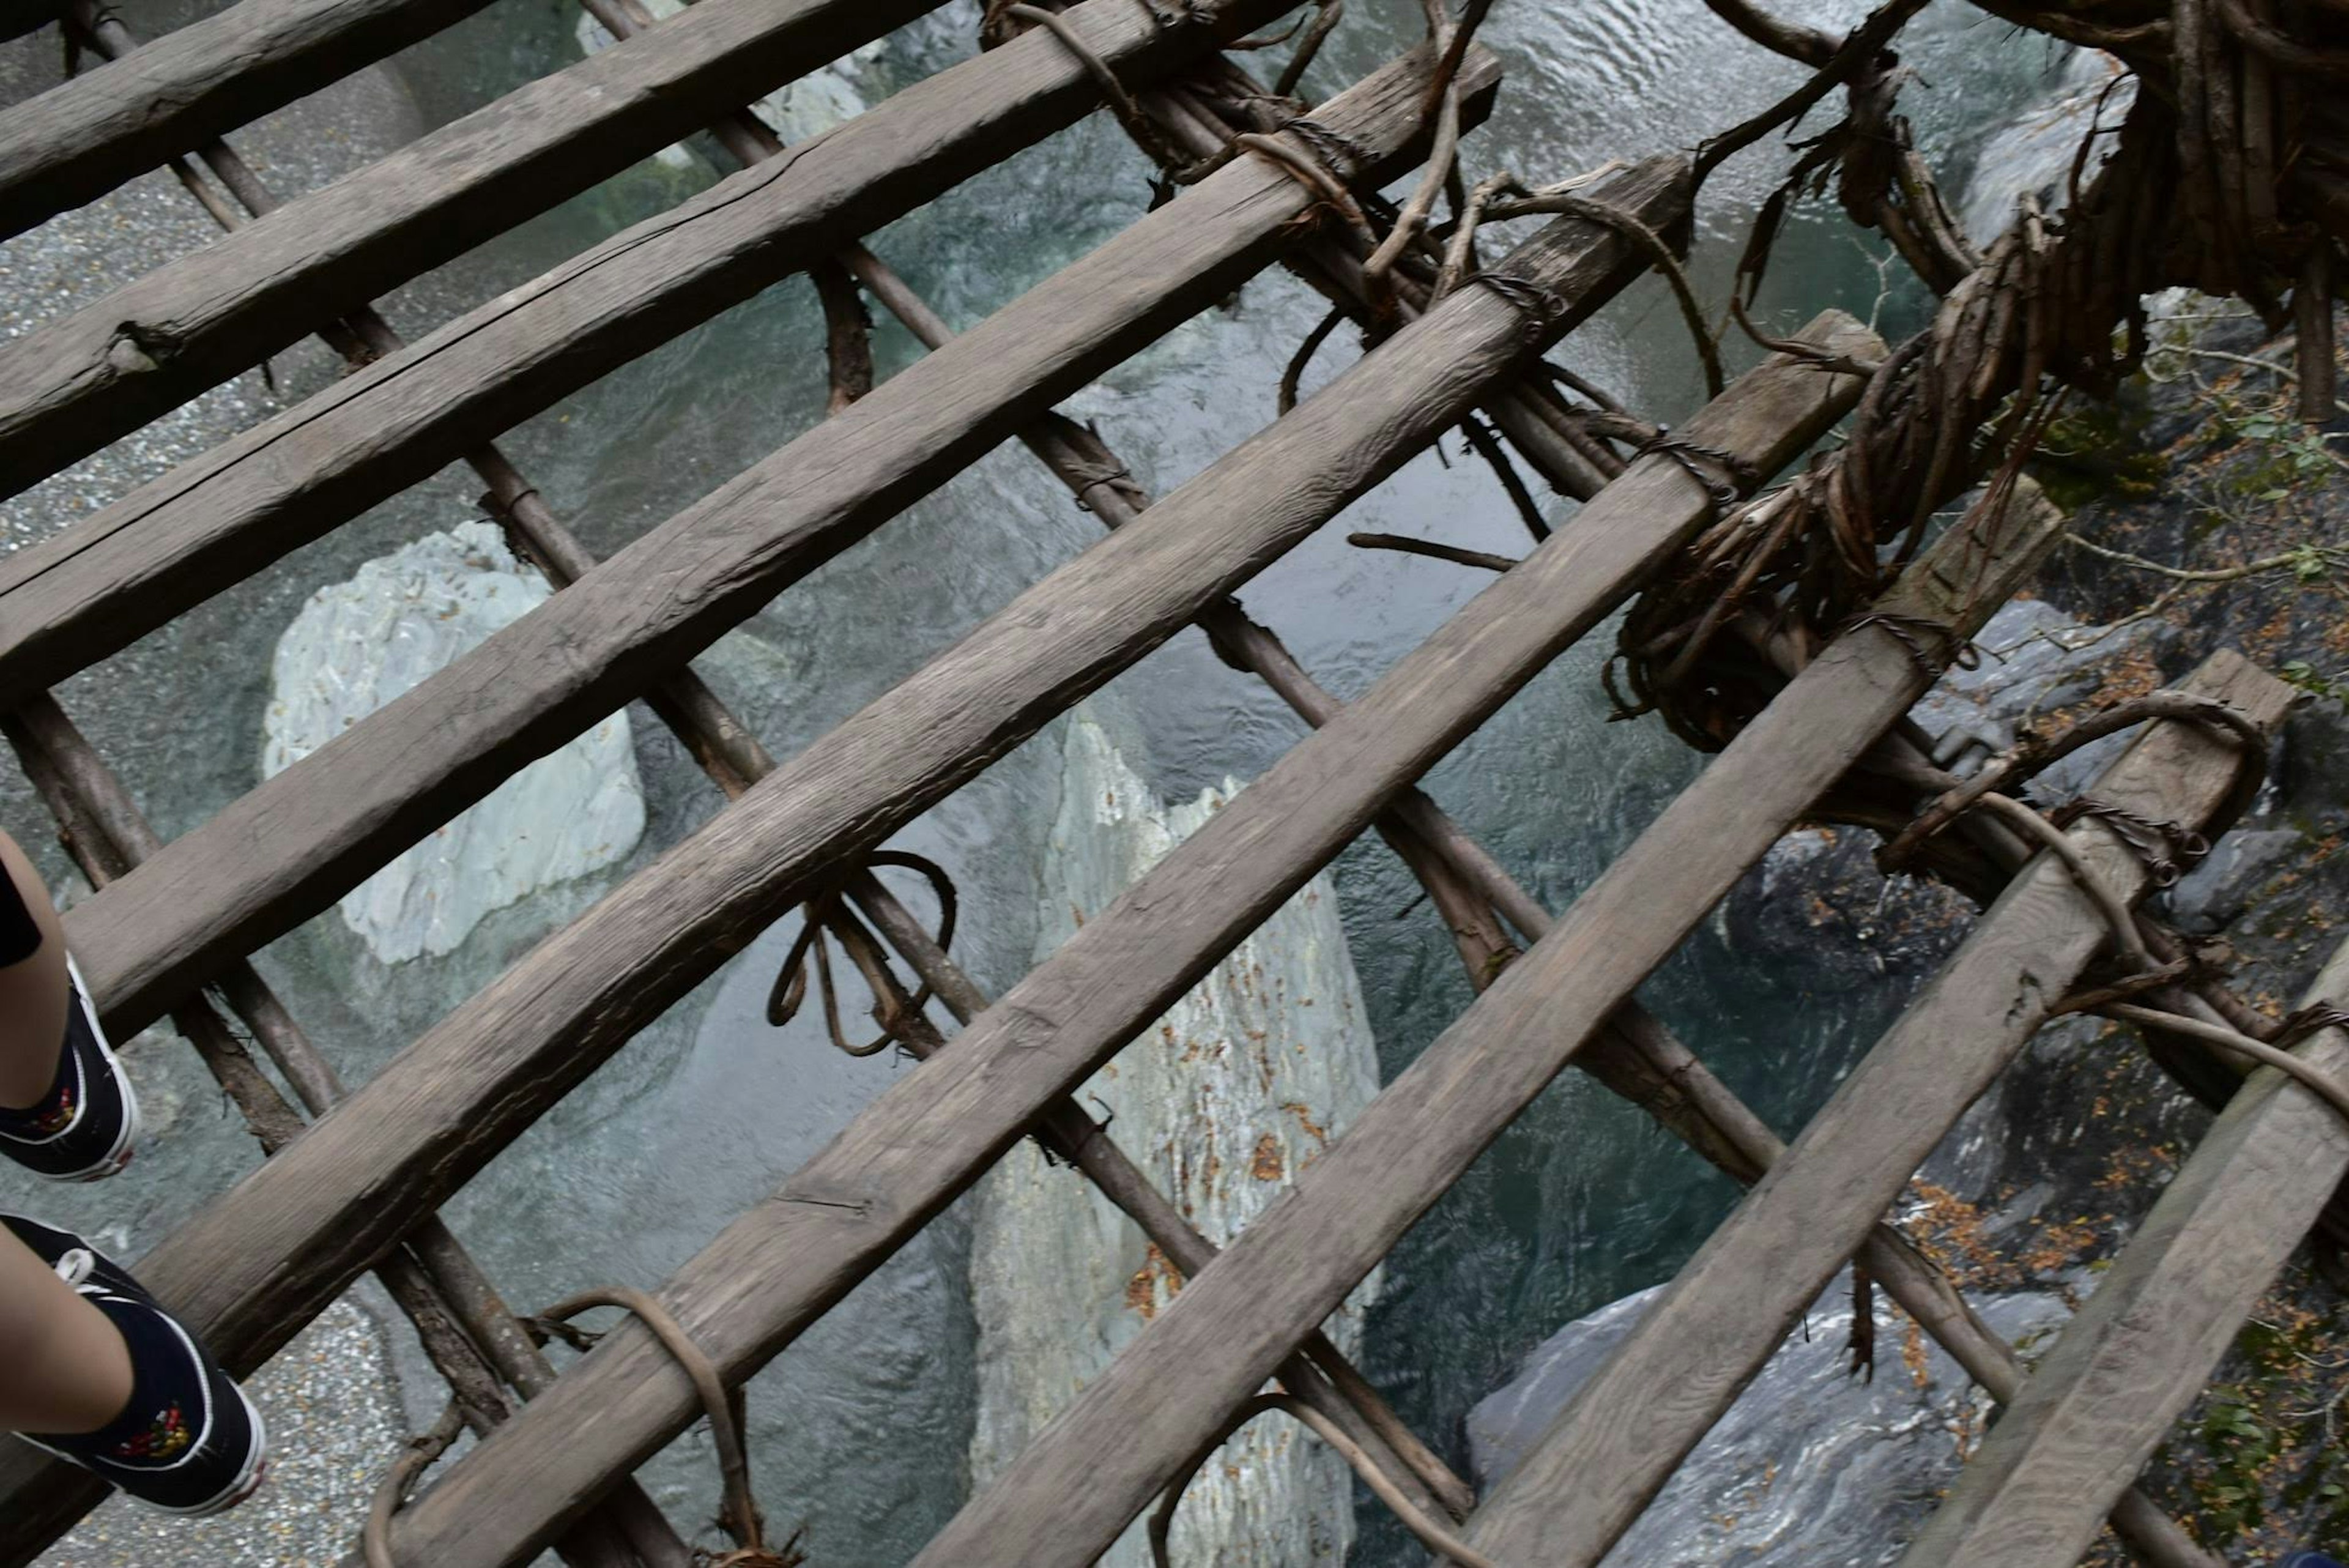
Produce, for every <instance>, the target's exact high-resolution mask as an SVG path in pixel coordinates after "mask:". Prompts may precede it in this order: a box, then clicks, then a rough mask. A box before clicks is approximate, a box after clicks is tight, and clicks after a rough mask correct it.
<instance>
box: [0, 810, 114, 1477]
mask: <svg viewBox="0 0 2349 1568" xmlns="http://www.w3.org/2000/svg"><path fill="white" fill-rule="evenodd" d="M10 847H11V848H14V847H15V846H13V845H12V846H10ZM36 886H37V884H36ZM0 1368H5V1372H0V1428H5V1429H6V1430H8V1431H12V1432H57V1433H73V1432H91V1431H96V1430H97V1429H98V1428H100V1427H103V1426H105V1425H106V1424H107V1423H108V1422H109V1421H111V1420H113V1419H114V1418H115V1417H117V1416H119V1415H120V1414H121V1413H122V1409H123V1407H124V1406H126V1405H128V1404H129V1403H130V1352H129V1350H128V1349H127V1348H126V1347H125V1346H124V1345H123V1343H122V1335H121V1334H119V1333H118V1332H116V1330H115V1327H114V1325H113V1324H111V1323H109V1322H108V1321H107V1318H106V1314H104V1313H102V1312H100V1311H98V1308H96V1307H95V1306H92V1305H91V1304H90V1303H88V1302H87V1301H85V1300H83V1299H82V1297H80V1296H79V1295H78V1294H76V1293H75V1292H74V1289H73V1287H72V1286H71V1285H68V1284H67V1283H66V1282H65V1281H63V1280H61V1279H59V1278H57V1274H56V1272H54V1271H53V1270H51V1269H50V1268H49V1267H48V1265H47V1264H46V1263H44V1262H41V1260H40V1259H39V1258H38V1257H36V1255H35V1254H34V1253H33V1251H31V1250H30V1249H29V1248H27V1247H26V1245H25V1243H23V1242H22V1241H18V1240H16V1237H14V1236H12V1235H10V1234H9V1233H8V1232H7V1231H6V1230H5V1229H0Z"/></svg>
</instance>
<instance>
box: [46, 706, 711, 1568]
mask: <svg viewBox="0 0 2349 1568" xmlns="http://www.w3.org/2000/svg"><path fill="white" fill-rule="evenodd" d="M0 731H5V733H6V736H7V739H8V742H9V744H10V745H11V746H12V747H14V748H15V750H16V755H17V758H18V760H19V762H20V763H22V764H23V766H24V769H25V773H26V777H28V778H29V779H31V780H32V782H33V784H34V787H35V788H36V790H37V791H38V792H39V794H40V795H41V797H42V800H43V801H44V802H45V803H46V804H47V805H48V807H49V810H50V812H51V814H52V815H54V816H55V817H56V818H57V827H58V831H59V834H60V836H62V837H63V838H64V840H65V842H66V846H67V850H68V851H69V852H70V853H71V854H72V855H73V857H74V859H75V861H76V862H77V863H78V865H79V866H80V867H81V868H82V870H83V872H84V874H85V875H87V876H88V878H89V881H90V885H91V886H92V887H93V888H102V887H105V886H106V885H107V884H108V883H109V882H111V881H113V880H115V879H116V878H117V877H120V876H122V875H123V874H124V873H125V872H127V871H129V869H130V867H133V866H136V865H137V864H139V862H140V861H141V860H143V859H144V858H146V857H148V856H150V855H151V854H153V853H154V852H155V851H156V850H157V849H158V848H160V846H161V840H160V839H159V838H157V836H155V832H154V829H153V828H151V827H150V826H148V823H147V819H146V817H145V816H144V815H141V814H140V811H139V808H138V806H137V805H136V803H134V802H133V801H132V800H131V798H130V795H129V792H128V791H127V790H125V789H124V788H123V787H122V784H121V782H120V781H119V779H117V778H116V777H115V775H114V774H113V773H112V771H111V770H109V768H108V767H107V766H106V764H105V763H104V762H103V761H102V760H100V759H99V757H98V753H97V752H96V751H95V750H94V749H93V748H92V747H91V746H90V744H89V742H88V741H87V740H86V739H84V738H83V736H82V733H81V732H80V731H79V730H78V729H77V728H76V727H75V725H74V723H73V721H72V720H71V719H69V718H67V716H66V713H65V711H64V710H63V709H62V708H60V707H58V706H57V702H56V701H55V699H53V698H51V697H49V696H47V694H44V695H42V696H40V697H38V698H36V699H35V700H34V701H31V702H28V703H26V705H25V706H24V707H23V708H21V709H19V710H18V711H16V712H15V713H13V714H9V715H7V716H5V718H0ZM220 990H221V992H222V995H223V996H224V997H225V998H226V999H227V1000H228V1002H229V1004H230V1006H231V1007H232V1008H233V1010H234V1011H235V1012H237V1014H238V1015H239V1016H240V1017H241V1018H243V1021H244V1023H245V1024H246V1026H247V1027H248V1028H249V1029H251V1030H252V1032H253V1036H254V1039H255V1040H256V1041H257V1042H259V1043H260V1044H261V1045H262V1047H263V1049H264V1051H266V1052H267V1053H268V1054H269V1056H270V1059H271V1061H272V1062H273V1063H274V1064H275V1065H276V1066H277V1068H278V1070H279V1071H280V1072H281V1073H282V1074H284V1075H285V1080H286V1082H287V1083H288V1084H290V1085H293V1087H294V1091H295V1094H296V1095H297V1096H300V1098H301V1099H302V1101H303V1104H304V1105H305V1106H306V1107H307V1108H308V1110H309V1111H310V1112H311V1113H312V1114H314V1115H315V1114H316V1113H318V1112H321V1111H324V1110H325V1109H326V1107H327V1106H330V1105H332V1104H333V1103H334V1102H335V1101H336V1100H337V1099H340V1098H341V1097H342V1095H343V1087H342V1085H341V1082H340V1081H339V1079H338V1078H337V1077H336V1073H335V1070H334V1067H333V1066H332V1064H329V1063H328V1062H327V1061H326V1058H325V1057H324V1056H322V1055H321V1054H319V1052H318V1049H317V1047H316V1045H315V1044H312V1043H311V1041H310V1039H309V1037H308V1036H307V1035H306V1034H305V1033H303V1032H302V1030H301V1028H300V1027H299V1026H298V1025H296V1024H295V1022H294V1020H293V1018H292V1017H291V1016H290V1015H289V1014H287V1012H285V1007H284V1006H283V1005H282V1004H281V1003H280V1002H278V1000H277V998H276V996H275V995H274V993H273V992H271V991H270V990H269V987H268V985H267V983H266V982H265V981H263V980H262V978H261V977H260V975H259V974H257V973H255V972H254V970H253V968H252V966H251V965H249V964H243V963H240V964H237V965H236V966H234V968H233V970H232V971H230V972H229V973H227V974H225V975H223V976H222V980H221V983H220ZM172 1025H173V1027H174V1028H176V1029H177V1030H178V1031H179V1032H180V1033H181V1035H182V1036H184V1037H185V1038H186V1039H187V1040H188V1041H189V1043H190V1044H192V1045H193V1046H194V1047H195V1049H196V1052H197V1054H198V1055H199V1056H201V1057H202V1059H203V1062H204V1064H205V1066H206V1067H207V1068H209V1069H210V1070H211V1071H212V1075H213V1077H214V1078H215V1079H216V1080H217V1081H218V1082H219V1084H220V1085H221V1087H222V1089H223V1090H224V1091H225V1092H226V1093H227V1094H228V1095H229V1096H230V1097H231V1098H232V1099H233V1100H234V1101H235V1102H236V1106H237V1109H238V1111H239V1112H240V1114H242V1115H243V1117H244V1118H245V1124H246V1126H247V1127H248V1128H250V1129H251V1131H252V1133H253V1135H254V1138H255V1139H256V1140H257V1141H258V1142H259V1143H260V1144H261V1146H262V1151H263V1153H264V1154H265V1155H274V1154H275V1153H276V1152H277V1151H278V1150H279V1149H281V1148H283V1147H285V1146H286V1145H287V1144H288V1143H291V1142H292V1141H293V1140H294V1138H295V1137H296V1136H298V1135H299V1134H300V1132H301V1131H302V1128H303V1127H304V1125H305V1124H304V1119H303V1117H302V1116H301V1114H300V1113H299V1112H297V1111H295V1108H294V1107H293V1106H291V1105H288V1104H287V1103H286V1101H285V1097H284V1096H283V1095H281V1094H280V1093H279V1092H278V1089H277V1086H276V1085H274V1084H273V1083H272V1082H270V1080H269V1079H268V1077H267V1076H266V1075H264V1074H263V1073H262V1072H261V1071H260V1070H259V1068H258V1067H256V1066H255V1065H254V1063H253V1059H252V1057H251V1055H250V1054H248V1053H247V1052H246V1050H245V1047H244V1044H243V1041H241V1040H239V1039H238V1038H237V1036H236V1033H235V1032H234V1031H233V1030H232V1029H231V1028H230V1027H229V1025H228V1023H227V1022H226V1021H225V1020H224V1019H222V1017H221V1016H220V1014H219V1012H217V1011H216V1010H215V1009H214V1007H213V1005H212V1002H210V1001H208V1000H206V999H204V998H202V997H193V998H191V999H189V1001H187V1002H184V1003H182V1004H181V1006H180V1007H178V1008H176V1009H174V1010H173V1013H172ZM376 1272H377V1276H378V1278H379V1279H380V1280H381V1281H382V1282H383V1284H384V1288H385V1289H386V1290H387V1291H388V1292H389V1293H390V1294H391V1298H392V1301H393V1302H394V1303H395V1304H397V1305H398V1308H399V1309H400V1311H401V1312H402V1313H403V1314H406V1315H407V1317H408V1319H409V1322H410V1323H411V1324H414V1325H415V1328H416V1333H417V1337H418V1339H419V1342H420V1343H421V1344H422V1345H423V1347H424V1353H425V1355H426V1357H427V1358H428V1359H429V1360H430V1361H431V1363H432V1365H433V1366H434V1368H435V1369H436V1370H438V1371H439V1372H440V1374H441V1376H443V1377H444V1378H445V1379H446V1380H447V1381H448V1384H449V1387H450V1394H451V1396H452V1397H454V1398H455V1399H456V1400H457V1402H458V1405H459V1407H460V1409H461V1410H462V1411H463V1413H464V1415H465V1418H466V1424H467V1425H468V1426H470V1427H471V1428H472V1429H473V1431H474V1432H475V1434H476V1435H480V1434H482V1433H486V1432H487V1431H489V1429H490V1428H492V1427H494V1426H496V1425H497V1424H498V1423H499V1422H501V1421H502V1420H504V1419H505V1417H506V1416H507V1415H508V1414H509V1405H508V1402H507V1400H506V1399H505V1397H504V1396H503V1394H502V1392H501V1390H500V1388H499V1386H498V1384H499V1379H500V1378H501V1377H502V1378H503V1379H504V1380H505V1381H506V1382H507V1383H509V1384H511V1385H512V1386H513V1387H514V1388H516V1389H517V1390H519V1391H520V1392H521V1393H522V1394H523V1397H529V1396H531V1395H533V1394H536V1393H538V1392H540V1391H541V1390H542V1389H543V1388H545V1387H546V1386H548V1385H549V1384H551V1383H553V1382H554V1366H552V1365H551V1364H550V1363H549V1362H548V1361H547V1359H546V1357H545V1355H543V1353H542V1352H541V1351H540V1350H539V1348H538V1346H537V1345H535V1344H534V1343H533V1341H532V1340H531V1338H530V1335H529V1334H527V1333H525V1332H524V1331H523V1328H522V1326H521V1325H520V1324H517V1323H516V1322H515V1321H514V1319H513V1315H512V1313H510V1312H509V1311H508V1310H507V1309H506V1305H505V1303H504V1302H503V1301H502V1300H501V1299H500V1297H499V1295H498V1293H497V1291H496V1289H495V1287H493V1286H492V1284H491V1283H490V1282H489V1279H488V1277H487V1276H486V1275H484V1274H483V1273H482V1272H481V1265H480V1264H478V1263H476V1262H474V1261H473V1258H472V1255H471V1253H469V1252H467V1251H465V1249H464V1246H463V1244H462V1243H460V1241H458V1240H457V1238H456V1237H455V1236H454V1235H452V1234H450V1231H449V1229H448V1227H447V1226H446V1225H445V1224H443V1223H442V1222H441V1221H440V1220H439V1219H438V1218H437V1217H435V1218H432V1219H429V1220H425V1221H424V1222H423V1223H422V1224H420V1225H419V1226H418V1227H417V1230H416V1231H415V1232H414V1233H413V1234H411V1235H410V1236H409V1238H408V1241H407V1245H406V1247H405V1249H404V1250H399V1251H393V1252H390V1253H388V1254H387V1255H386V1256H385V1257H384V1258H383V1259H382V1261H381V1262H378V1265H377V1269H376ZM66 1473H67V1475H68V1476H69V1477H72V1480H70V1481H68V1483H67V1484H65V1485H60V1486H57V1487H55V1488H51V1489H49V1490H47V1491H45V1492H44V1493H42V1494H41V1495H40V1496H39V1497H38V1498H37V1499H36V1500H35V1501H34V1502H33V1503H32V1504H31V1505H30V1506H28V1507H24V1508H11V1509H10V1510H9V1511H7V1513H6V1515H5V1519H0V1560H5V1561H8V1562H12V1563H15V1562H23V1561H26V1560H28V1559H29V1558H30V1557H31V1555H32V1554H33V1553H35V1552H38V1551H39V1550H41V1548H42V1547H44V1546H46V1545H47V1543H48V1542H50V1541H51V1540H53V1539H54V1538H55V1537H56V1536H57V1535H58V1534H59V1533H61V1532H64V1531H65V1530H66V1529H67V1527H69V1526H70V1525H71V1523H72V1522H73V1521H75V1520H77V1519H78V1518H80V1517H81V1515H82V1514H84V1513H86V1512H88V1510H89V1509H90V1507H91V1506H92V1505H93V1504H95V1503H96V1502H98V1501H99V1500H101V1499H103V1498H104V1497H105V1496H106V1495H107V1488H106V1487H105V1486H104V1484H103V1483H101V1482H99V1481H98V1480H97V1479H96V1478H95V1477H92V1476H88V1475H76V1474H75V1473H74V1472H71V1471H67V1472H66ZM555 1550H556V1551H557V1552H559V1553H560V1554H561V1555H562V1556H563V1557H564V1560H565V1561H566V1562H568V1563H573V1564H574V1565H576V1568H632V1565H634V1564H636V1563H639V1562H641V1563H643V1564H644V1565H645V1568H689V1559H690V1556H691V1554H690V1552H688V1550H687V1548H686V1545H685V1543H684V1542H682V1541H681V1540H679V1539H678V1535H677V1532H675V1531H674V1530H673V1529H671V1528H670V1527H669V1524H668V1521H667V1520H666V1519H664V1518H662V1516H661V1514H660V1511H659V1510H658V1509H657V1507H655V1506H654V1504H653V1501H652V1500H651V1499H650V1498H649V1497H647V1496H646V1495H645V1493H644V1491H643V1490H642V1489H641V1488H639V1487H637V1486H636V1484H635V1483H634V1482H633V1481H630V1482H628V1483H626V1485H625V1486H624V1487H623V1488H622V1489H621V1490H619V1491H617V1492H616V1493H615V1494H614V1496H613V1497H612V1499H611V1500H610V1501H609V1503H608V1505H607V1506H605V1507H603V1508H599V1509H598V1510H597V1511H596V1512H595V1514H592V1515H590V1516H588V1517H587V1518H585V1519H584V1520H582V1521H581V1522H580V1524H579V1526H578V1527H576V1528H574V1530H573V1531H572V1532H570V1534H568V1535H567V1536H565V1537H564V1539H563V1540H562V1541H559V1542H556V1543H555Z"/></svg>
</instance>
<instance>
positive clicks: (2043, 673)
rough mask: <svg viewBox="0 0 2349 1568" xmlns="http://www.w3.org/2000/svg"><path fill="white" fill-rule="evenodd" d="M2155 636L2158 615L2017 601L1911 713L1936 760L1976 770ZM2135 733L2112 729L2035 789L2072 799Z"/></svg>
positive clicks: (2044, 794) (2099, 681)
mask: <svg viewBox="0 0 2349 1568" xmlns="http://www.w3.org/2000/svg"><path fill="white" fill-rule="evenodd" d="M2157 637H2158V629H2157V627H2156V625H2155V623H2153V622H2151V621H2138V622H2137V623H2135V624H2134V625H2130V626H2126V627H2118V628H2106V627H2099V626H2083V625H2081V624H2080V622H2079V621H2077V620H2076V619H2075V618H2073V617H2071V616H2069V615H2066V614H2064V612H2063V611H2062V610H2060V609H2057V608H2056V607H2054V605H2051V604H2049V603H2047V602H2046V601H2045V600H2044V599H2016V600H2014V601H2013V602H2012V603H2010V604H2007V605H2004V606H2002V607H2001V608H2000V609H1999V612H1998V613H1997V614H1996V615H1994V616H1992V617H1991V618H1990V623H1989V624H1988V625H1987V626H1985V627H1983V628H1982V632H1981V634H1980V635H1979V636H1977V637H1976V638H1975V639H1974V647H1975V648H1976V649H1977V650H1979V652H1980V653H1981V656H1982V657H1981V661H1980V662H1979V663H1978V664H1977V665H1976V666H1975V668H1973V669H1971V670H1951V671H1950V672H1949V674H1948V675H1947V676H1945V677H1944V678H1943V679H1942V680H1941V682H1940V684H1939V685H1937V686H1935V687H1934V688H1933V690H1932V691H1929V692H1927V693H1926V695H1925V698H1924V701H1920V702H1919V703H1918V704H1917V706H1916V708H1915V709H1914V710H1913V711H1911V713H1910V715H1909V716H1910V717H1911V718H1913V719H1915V720H1916V721H1917V722H1918V723H1920V724H1921V725H1923V726H1924V728H1925V730H1926V731H1927V732H1929V733H1930V734H1931V735H1932V736H1933V738H1934V746H1933V758H1934V761H1936V762H1938V763H1940V764H1941V765H1942V766H1943V767H1946V768H1951V769H1952V770H1953V771H1955V772H1958V773H1961V774H1964V773H1971V772H1972V771H1973V769H1974V766H1975V765H1976V764H1977V763H1981V762H1982V761H1983V760H1985V759H1986V758H1988V757H1989V756H1990V755H1992V753H1998V752H2002V751H2004V750H2005V749H2006V748H2007V747H2009V746H2011V745H2013V744H2014V740H2015V735H2016V733H2017V732H2018V731H2019V730H2020V729H2022V728H2023V727H2024V726H2026V725H2028V724H2029V723H2030V722H2031V721H2032V720H2033V719H2035V718H2037V717H2038V716H2039V715H2041V714H2043V713H2046V712H2049V711H2052V710H2054V709H2057V708H2061V707H2064V705H2066V704H2067V703H2072V702H2077V701H2081V700H2082V699H2084V698H2085V697H2087V696H2088V695H2089V694H2090V693H2091V692H2093V691H2095V690H2096V689H2097V688H2098V687H2099V686H2100V685H2102V684H2103V683H2104V682H2105V681H2106V680H2107V679H2108V678H2109V677H2110V676H2111V675H2112V674H2113V671H2114V667H2115V664H2116V661H2118V660H2121V659H2127V657H2128V656H2130V655H2132V654H2136V653H2140V652H2150V651H2151V650H2152V649H2153V645H2154V643H2155V640H2156V639H2157ZM2130 739H2131V737H2130V736H2128V735H2114V736H2108V737H2106V739H2105V740H2102V741H2099V742H2095V743H2094V744H2092V745H2088V746H2085V747H2083V748H2081V749H2080V750H2079V751H2077V752H2075V753H2072V754H2071V755H2070V756H2068V757H2066V758H2064V760H2063V761H2062V762H2061V763H2057V764H2056V765H2055V766H2054V767H2053V768H2050V769H2049V770H2048V771H2047V772H2045V773H2044V774H2040V775H2039V779H2038V782H2037V786H2036V793H2038V794H2039V795H2040V796H2041V797H2042V798H2043V799H2054V800H2062V799H2065V798H2067V797H2068V796H2070V795H2071V794H2075V793H2076V792H2077V791H2078V790H2079V789H2081V788H2082V787H2084V786H2085V784H2087V783H2088V781H2089V780H2091V779H2093V778H2095V776H2096V775H2097V774H2100V773H2102V772H2103V771H2104V770H2105V768H2106V765H2107V764H2109V763H2111V762H2112V760H2113V759H2114V758H2115V757H2116V756H2117V755H2119V753H2121V752H2122V751H2123V750H2125V749H2127V745H2128V743H2129V741H2130Z"/></svg>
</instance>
